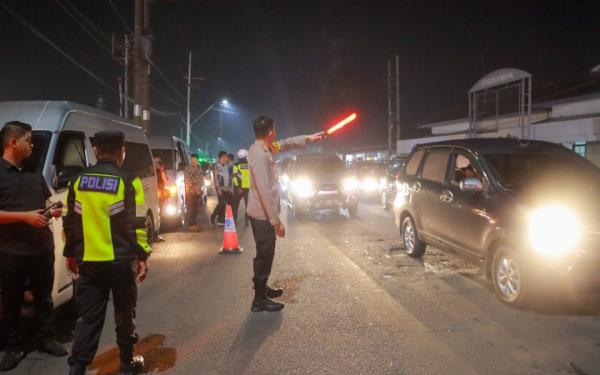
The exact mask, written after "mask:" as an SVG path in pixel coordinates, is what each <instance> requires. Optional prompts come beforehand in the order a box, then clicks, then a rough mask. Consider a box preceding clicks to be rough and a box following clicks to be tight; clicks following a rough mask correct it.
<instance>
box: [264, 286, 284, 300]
mask: <svg viewBox="0 0 600 375" xmlns="http://www.w3.org/2000/svg"><path fill="white" fill-rule="evenodd" d="M282 295H283V289H279V288H277V289H271V288H270V287H268V286H267V297H269V298H279V297H281V296H282Z"/></svg>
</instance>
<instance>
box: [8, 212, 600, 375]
mask: <svg viewBox="0 0 600 375" xmlns="http://www.w3.org/2000/svg"><path fill="white" fill-rule="evenodd" d="M211 203H212V202H211ZM286 222H287V223H288V226H287V228H288V236H287V237H286V238H285V239H284V240H280V241H278V250H277V256H276V259H275V265H274V269H273V274H272V282H273V283H274V284H275V285H278V286H281V287H283V288H285V289H286V294H285V295H284V297H283V298H281V300H282V302H284V303H286V307H285V309H284V310H283V311H282V312H281V313H267V312H263V313H252V312H250V304H251V300H252V297H253V290H252V287H251V277H252V258H253V255H254V245H253V238H252V233H251V230H250V228H245V227H243V226H242V227H241V228H238V231H239V237H240V242H241V244H242V246H244V249H245V250H244V253H243V254H242V255H237V256H219V255H217V251H218V250H219V247H220V245H221V241H222V229H221V228H222V227H221V228H219V229H216V228H210V227H209V226H207V225H206V219H205V225H204V228H205V229H204V230H203V231H202V232H200V233H185V232H182V233H168V234H166V235H165V237H166V238H167V241H166V242H162V243H159V244H156V245H155V249H154V254H153V256H152V257H151V260H150V275H149V278H148V280H147V281H146V282H145V283H144V284H143V285H142V286H141V288H140V290H139V303H138V305H139V307H138V320H137V323H138V332H139V334H140V337H141V338H142V340H141V342H140V343H139V344H138V352H139V353H140V354H144V355H145V357H146V369H147V373H168V374H194V375H195V374H235V375H237V374H261V375H262V374H600V336H599V334H600V319H599V318H598V316H596V315H595V314H594V311H595V310H594V309H591V308H590V306H591V302H593V301H590V300H589V299H588V300H580V299H577V300H576V301H569V302H564V301H563V300H562V299H556V300H553V301H549V302H546V301H544V303H540V304H539V305H538V306H537V307H536V308H535V309H534V310H527V311H519V310H514V309H512V308H509V307H507V306H504V305H503V304H502V303H500V302H498V301H497V300H496V299H495V298H494V296H493V294H492V293H491V291H490V287H489V285H488V283H487V282H486V281H485V280H484V279H483V278H482V277H481V274H480V272H479V270H478V269H477V268H476V267H473V266H470V265H467V264H465V263H463V262H462V261H460V260H457V259H454V258H451V257H449V256H446V255H444V254H442V253H440V252H439V251H436V250H435V249H433V250H428V253H427V254H426V256H425V258H424V259H423V261H418V260H414V259H411V258H409V257H407V256H406V255H405V254H404V253H403V252H402V250H401V249H400V248H399V239H398V237H399V236H398V233H397V230H396V229H395V227H394V225H393V221H392V218H391V213H389V212H387V211H383V210H382V209H381V208H380V207H379V205H376V204H361V207H360V209H359V218H358V219H349V218H347V217H345V216H339V215H334V214H327V213H326V214H323V215H316V216H314V217H307V218H301V219H296V220H289V221H287V219H286ZM112 319H113V314H112V310H109V313H108V319H107V324H106V326H105V329H104V333H103V335H102V340H101V343H100V348H99V351H98V355H97V357H96V359H95V361H94V364H93V365H92V368H91V369H90V373H91V374H114V373H116V370H117V367H118V352H117V350H116V346H115V335H114V324H113V322H112ZM73 324H74V321H73V318H72V316H71V315H70V314H68V313H66V312H63V313H62V314H60V316H59V322H58V325H59V330H60V333H61V339H62V340H63V341H64V342H65V343H66V344H67V345H70V341H71V337H70V334H71V329H72V327H73ZM14 373H15V374H36V375H37V374H48V375H51V374H66V373H67V365H66V359H64V358H63V359H55V358H50V357H48V356H46V355H43V354H40V353H37V352H33V353H30V354H29V355H28V357H27V358H26V359H25V360H24V361H23V363H22V364H21V366H20V367H19V368H18V369H17V370H16V371H14Z"/></svg>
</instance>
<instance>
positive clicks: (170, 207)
mask: <svg viewBox="0 0 600 375" xmlns="http://www.w3.org/2000/svg"><path fill="white" fill-rule="evenodd" d="M165 212H166V213H167V215H169V216H173V215H175V214H176V213H177V207H175V206H174V205H172V204H168V205H167V207H165Z"/></svg>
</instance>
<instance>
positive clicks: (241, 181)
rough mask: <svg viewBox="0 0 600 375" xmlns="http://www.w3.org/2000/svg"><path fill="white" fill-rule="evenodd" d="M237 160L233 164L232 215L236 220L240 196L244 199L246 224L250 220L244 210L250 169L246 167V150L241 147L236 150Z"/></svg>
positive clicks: (248, 189) (246, 207)
mask: <svg viewBox="0 0 600 375" xmlns="http://www.w3.org/2000/svg"><path fill="white" fill-rule="evenodd" d="M237 157H238V161H237V163H235V165H234V166H233V186H234V190H235V195H234V198H233V216H234V220H236V221H237V213H238V209H239V207H240V203H241V200H242V198H243V199H244V225H246V226H248V225H249V224H250V220H249V218H248V214H247V213H246V210H247V209H248V192H249V191H250V169H249V168H248V151H247V150H244V149H241V150H239V151H238V152H237Z"/></svg>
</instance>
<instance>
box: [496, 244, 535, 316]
mask: <svg viewBox="0 0 600 375" xmlns="http://www.w3.org/2000/svg"><path fill="white" fill-rule="evenodd" d="M492 281H493V283H494V291H495V292H496V295H497V296H498V298H499V299H500V300H501V301H502V302H504V303H506V304H507V305H510V306H513V307H521V306H523V305H524V302H525V296H526V294H527V293H526V292H527V289H528V288H529V285H528V282H529V280H528V279H527V276H526V268H525V263H524V262H523V260H522V257H521V256H520V255H519V254H518V253H517V252H516V251H513V250H511V249H509V248H508V247H505V246H502V247H500V248H499V249H498V251H496V253H495V254H494V258H493V260H492Z"/></svg>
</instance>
